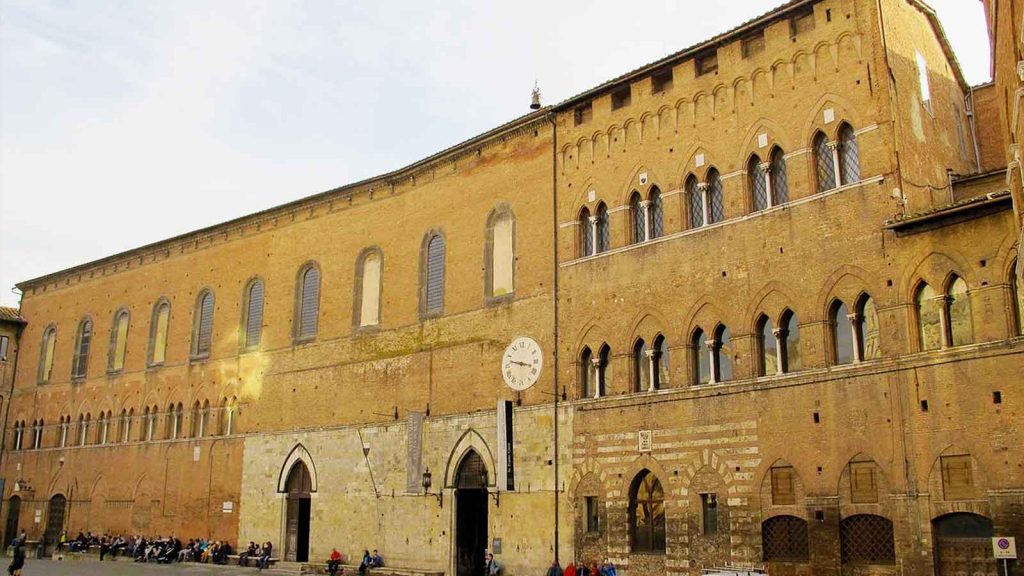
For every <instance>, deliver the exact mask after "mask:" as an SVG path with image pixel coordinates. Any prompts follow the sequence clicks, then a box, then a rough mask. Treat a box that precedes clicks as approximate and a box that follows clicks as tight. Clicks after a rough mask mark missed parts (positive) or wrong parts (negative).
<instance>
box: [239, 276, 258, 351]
mask: <svg viewBox="0 0 1024 576" xmlns="http://www.w3.org/2000/svg"><path fill="white" fill-rule="evenodd" d="M262 337H263V281H262V280H260V279H259V278H256V279H254V280H252V281H251V282H250V283H249V288H248V289H247V290H246V293H245V333H244V334H243V338H245V341H244V342H243V343H242V348H243V349H244V350H255V349H257V348H259V346H260V340H261V339H262Z"/></svg>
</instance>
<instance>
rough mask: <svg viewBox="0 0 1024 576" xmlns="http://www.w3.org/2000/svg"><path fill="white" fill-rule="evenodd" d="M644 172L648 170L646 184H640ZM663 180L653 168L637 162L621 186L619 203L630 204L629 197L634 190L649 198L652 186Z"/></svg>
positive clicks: (621, 204)
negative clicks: (648, 194)
mask: <svg viewBox="0 0 1024 576" xmlns="http://www.w3.org/2000/svg"><path fill="white" fill-rule="evenodd" d="M642 172H647V183H646V184H640V174H641V173H642ZM662 181H663V179H662V178H660V177H659V176H658V175H657V174H656V171H655V170H654V169H653V168H650V167H648V166H646V165H645V164H644V163H642V162H637V163H636V164H634V165H633V169H632V170H630V172H629V176H628V177H626V179H625V180H623V182H622V185H621V186H619V205H620V206H626V205H628V204H629V197H630V196H631V195H632V194H633V191H634V190H635V191H637V192H639V193H640V196H641V197H643V198H647V193H648V192H649V191H650V189H651V186H654V185H657V183H658V182H662ZM659 188H660V186H659Z"/></svg>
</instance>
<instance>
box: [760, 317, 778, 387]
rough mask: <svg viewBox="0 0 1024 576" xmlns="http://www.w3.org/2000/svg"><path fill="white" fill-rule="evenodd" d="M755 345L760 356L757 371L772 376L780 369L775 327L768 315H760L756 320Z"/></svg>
mask: <svg viewBox="0 0 1024 576" xmlns="http://www.w3.org/2000/svg"><path fill="white" fill-rule="evenodd" d="M757 345H758V348H759V356H760V358H761V362H760V365H759V366H758V369H759V370H758V371H759V373H760V375H761V376H773V375H775V374H779V373H781V372H782V370H781V369H780V368H779V347H778V343H777V341H776V336H775V327H774V326H773V325H772V320H771V318H769V317H768V316H765V315H763V314H762V315H761V318H760V319H758V321H757Z"/></svg>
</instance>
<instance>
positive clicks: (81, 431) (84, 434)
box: [78, 412, 92, 446]
mask: <svg viewBox="0 0 1024 576" xmlns="http://www.w3.org/2000/svg"><path fill="white" fill-rule="evenodd" d="M91 420H92V415H91V414H89V413H88V412H86V413H85V414H80V415H79V416H78V445H79V446H85V445H86V443H87V440H88V438H89V423H90V421H91Z"/></svg>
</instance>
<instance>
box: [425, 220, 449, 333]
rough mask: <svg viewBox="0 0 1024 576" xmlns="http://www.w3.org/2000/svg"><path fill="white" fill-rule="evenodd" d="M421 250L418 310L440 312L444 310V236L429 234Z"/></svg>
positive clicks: (431, 312)
mask: <svg viewBox="0 0 1024 576" xmlns="http://www.w3.org/2000/svg"><path fill="white" fill-rule="evenodd" d="M423 252H424V253H423V264H422V266H423V267H422V270H423V287H422V292H423V296H422V299H421V306H420V310H421V311H422V313H423V314H425V315H432V314H440V313H442V312H443V311H444V260H445V249H444V236H442V235H440V234H437V233H434V234H431V235H429V236H428V237H427V240H426V242H425V243H424V251H423Z"/></svg>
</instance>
